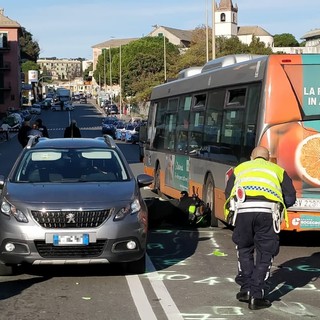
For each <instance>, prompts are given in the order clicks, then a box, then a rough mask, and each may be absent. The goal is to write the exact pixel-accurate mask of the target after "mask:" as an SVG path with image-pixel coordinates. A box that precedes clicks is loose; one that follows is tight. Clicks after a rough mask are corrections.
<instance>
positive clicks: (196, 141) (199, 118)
mask: <svg viewBox="0 0 320 320" xmlns="http://www.w3.org/2000/svg"><path fill="white" fill-rule="evenodd" d="M204 114H205V113H204V110H203V111H196V112H191V115H190V127H189V136H188V142H189V143H188V145H189V149H188V151H189V152H192V151H193V150H199V149H201V148H202V141H203V128H204Z"/></svg>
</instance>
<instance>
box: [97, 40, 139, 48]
mask: <svg viewBox="0 0 320 320" xmlns="http://www.w3.org/2000/svg"><path fill="white" fill-rule="evenodd" d="M139 39H140V38H127V39H111V40H108V41H104V42H101V43H98V44H95V45H94V46H92V47H91V48H98V49H99V48H100V49H102V48H109V47H110V48H119V47H120V46H124V45H126V44H128V43H130V42H132V41H135V40H139Z"/></svg>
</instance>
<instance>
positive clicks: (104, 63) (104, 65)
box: [102, 48, 106, 92]
mask: <svg viewBox="0 0 320 320" xmlns="http://www.w3.org/2000/svg"><path fill="white" fill-rule="evenodd" d="M102 52H103V80H104V82H103V88H104V92H106V48H103V49H102Z"/></svg>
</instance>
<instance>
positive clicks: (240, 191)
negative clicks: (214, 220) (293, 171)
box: [225, 146, 296, 310]
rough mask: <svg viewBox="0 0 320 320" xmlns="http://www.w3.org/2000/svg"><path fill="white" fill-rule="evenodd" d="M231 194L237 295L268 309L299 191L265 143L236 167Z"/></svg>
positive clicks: (228, 187) (230, 182) (228, 209)
mask: <svg viewBox="0 0 320 320" xmlns="http://www.w3.org/2000/svg"><path fill="white" fill-rule="evenodd" d="M225 195H226V199H227V200H226V203H225V216H226V218H227V220H230V221H231V220H232V221H233V224H234V231H233V235H232V240H233V242H234V243H235V244H236V249H237V253H238V274H237V276H236V278H235V280H236V283H237V284H238V285H240V292H238V293H237V295H236V298H237V299H238V300H239V301H241V302H247V303H248V307H249V309H251V310H257V309H263V308H268V307H270V306H271V302H270V301H269V300H267V299H266V298H265V292H264V289H265V282H266V280H267V279H268V277H269V275H270V269H271V265H272V262H273V258H274V257H275V256H276V255H277V254H278V253H279V235H278V233H279V232H280V222H281V220H282V219H284V220H285V222H286V225H287V224H288V216H287V210H286V208H288V207H290V206H292V205H293V204H294V203H295V200H296V190H295V188H294V186H293V184H292V180H291V178H290V177H289V176H288V174H287V173H286V171H285V170H284V169H283V168H281V167H280V166H279V165H277V164H275V163H272V162H269V151H268V149H266V148H264V147H261V146H259V147H256V148H254V149H253V151H252V153H251V160H250V161H246V162H243V163H241V164H239V165H238V166H237V167H236V168H235V169H234V171H233V174H232V175H231V176H230V178H229V180H228V182H227V185H226V189H225ZM230 216H231V217H230Z"/></svg>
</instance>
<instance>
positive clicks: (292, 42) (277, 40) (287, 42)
mask: <svg viewBox="0 0 320 320" xmlns="http://www.w3.org/2000/svg"><path fill="white" fill-rule="evenodd" d="M273 40H274V46H275V47H299V42H298V41H297V40H296V38H295V37H294V36H293V35H292V34H291V33H282V34H275V35H274V36H273Z"/></svg>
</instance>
